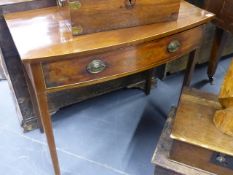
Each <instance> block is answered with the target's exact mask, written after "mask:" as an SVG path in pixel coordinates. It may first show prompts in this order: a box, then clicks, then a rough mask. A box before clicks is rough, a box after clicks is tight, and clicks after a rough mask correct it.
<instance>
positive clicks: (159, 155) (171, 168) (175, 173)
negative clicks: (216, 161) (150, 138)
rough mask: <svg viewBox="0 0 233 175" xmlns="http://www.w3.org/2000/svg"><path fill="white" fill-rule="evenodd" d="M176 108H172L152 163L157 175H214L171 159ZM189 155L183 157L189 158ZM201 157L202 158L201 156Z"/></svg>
mask: <svg viewBox="0 0 233 175" xmlns="http://www.w3.org/2000/svg"><path fill="white" fill-rule="evenodd" d="M175 112H176V108H172V109H171V111H170V113H169V116H168V119H167V121H166V123H165V125H164V128H163V131H162V134H161V136H160V138H159V141H158V143H157V146H156V149H155V152H154V155H153V158H152V163H153V164H154V165H155V173H154V174H155V175H197V174H198V175H213V173H210V172H207V171H204V170H202V169H199V168H196V167H192V166H190V165H188V164H184V163H181V162H177V161H174V160H172V159H171V158H170V152H171V149H172V144H173V140H172V139H171V138H170V137H169V135H170V133H171V128H172V123H173V122H174V117H175ZM187 156H188V155H183V157H187ZM200 157H201V156H200Z"/></svg>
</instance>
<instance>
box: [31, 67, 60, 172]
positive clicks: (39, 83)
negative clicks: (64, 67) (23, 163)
mask: <svg viewBox="0 0 233 175" xmlns="http://www.w3.org/2000/svg"><path fill="white" fill-rule="evenodd" d="M31 73H32V79H33V82H32V83H33V88H34V93H35V97H36V101H37V105H38V111H39V114H40V118H41V123H42V125H43V129H44V132H45V135H46V138H47V142H48V146H49V151H50V155H51V158H52V163H53V168H54V172H55V175H60V174H61V173H60V168H59V162H58V157H57V151H56V145H55V140H54V135H53V128H52V121H51V116H50V114H49V108H48V101H47V93H46V88H45V85H44V80H43V74H42V70H41V65H40V64H39V63H38V64H33V65H31Z"/></svg>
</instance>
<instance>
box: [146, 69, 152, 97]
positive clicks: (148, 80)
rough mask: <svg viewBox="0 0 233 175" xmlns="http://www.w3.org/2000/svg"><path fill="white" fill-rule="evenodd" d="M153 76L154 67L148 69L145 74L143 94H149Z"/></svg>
mask: <svg viewBox="0 0 233 175" xmlns="http://www.w3.org/2000/svg"><path fill="white" fill-rule="evenodd" d="M153 76H154V69H150V70H148V71H147V75H146V84H145V94H146V95H149V94H150V91H151V85H152V78H153Z"/></svg>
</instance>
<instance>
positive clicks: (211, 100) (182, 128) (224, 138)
mask: <svg viewBox="0 0 233 175" xmlns="http://www.w3.org/2000/svg"><path fill="white" fill-rule="evenodd" d="M221 108H222V107H221V105H220V103H219V102H218V96H217V95H213V94H212V95H211V94H208V93H205V92H196V93H192V92H189V91H187V90H186V91H184V92H183V93H182V95H181V99H180V104H179V106H178V109H177V114H176V118H175V121H174V125H173V128H172V133H171V138H173V139H175V140H179V141H183V142H186V143H189V144H193V145H196V146H199V147H203V148H206V149H209V150H213V151H216V152H220V153H223V154H227V155H230V156H233V139H232V137H231V136H228V135H226V134H224V133H222V132H221V131H220V130H218V129H217V128H216V127H215V125H214V123H213V117H214V114H215V112H216V110H219V109H221Z"/></svg>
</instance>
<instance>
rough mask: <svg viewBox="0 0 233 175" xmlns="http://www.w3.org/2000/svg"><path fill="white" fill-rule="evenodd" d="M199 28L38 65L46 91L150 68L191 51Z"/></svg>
mask: <svg viewBox="0 0 233 175" xmlns="http://www.w3.org/2000/svg"><path fill="white" fill-rule="evenodd" d="M202 32H203V31H202V27H198V28H194V29H191V30H188V31H184V32H181V33H178V34H175V35H171V36H168V37H164V38H161V39H158V40H153V41H150V42H145V43H141V44H138V45H132V46H128V47H124V48H121V49H115V50H112V51H108V52H104V53H102V54H96V55H89V56H83V57H75V58H66V59H62V60H58V61H53V62H44V63H43V64H42V69H43V73H44V76H45V84H46V87H47V88H56V87H61V86H69V85H75V86H83V85H91V84H95V83H100V82H104V81H107V80H112V79H116V78H120V77H123V76H126V75H130V74H134V73H137V72H140V71H144V70H147V69H151V68H153V67H156V66H157V65H161V64H163V63H166V62H167V61H172V60H173V59H175V58H177V57H179V56H181V55H183V54H184V53H188V52H190V51H191V50H193V49H195V48H196V47H197V46H198V44H200V42H201V36H202Z"/></svg>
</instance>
